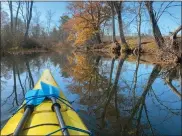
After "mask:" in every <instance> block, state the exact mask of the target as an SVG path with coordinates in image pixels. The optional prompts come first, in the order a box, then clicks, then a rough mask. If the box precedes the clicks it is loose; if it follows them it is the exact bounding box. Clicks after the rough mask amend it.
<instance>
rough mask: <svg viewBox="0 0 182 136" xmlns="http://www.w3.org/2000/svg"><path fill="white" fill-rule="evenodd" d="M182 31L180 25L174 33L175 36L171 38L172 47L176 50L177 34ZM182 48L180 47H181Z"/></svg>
mask: <svg viewBox="0 0 182 136" xmlns="http://www.w3.org/2000/svg"><path fill="white" fill-rule="evenodd" d="M181 30H182V25H180V26H179V27H178V28H177V29H176V30H175V31H174V32H173V34H172V35H171V36H170V40H171V47H172V48H174V46H175V45H176V38H177V34H178V32H179V31H181ZM179 46H180V45H179Z"/></svg>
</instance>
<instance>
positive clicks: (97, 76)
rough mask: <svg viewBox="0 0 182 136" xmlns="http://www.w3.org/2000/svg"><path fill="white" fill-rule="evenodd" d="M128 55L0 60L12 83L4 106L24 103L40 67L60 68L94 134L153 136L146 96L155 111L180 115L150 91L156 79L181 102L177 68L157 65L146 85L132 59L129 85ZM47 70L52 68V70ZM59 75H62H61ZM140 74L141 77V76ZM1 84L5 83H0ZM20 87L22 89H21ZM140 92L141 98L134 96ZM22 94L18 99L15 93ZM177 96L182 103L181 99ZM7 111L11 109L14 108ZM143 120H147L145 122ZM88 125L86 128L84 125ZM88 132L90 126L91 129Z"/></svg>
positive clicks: (32, 57) (138, 95) (31, 56)
mask: <svg viewBox="0 0 182 136" xmlns="http://www.w3.org/2000/svg"><path fill="white" fill-rule="evenodd" d="M126 58H127V56H125V55H123V56H122V57H121V58H119V59H116V58H113V59H110V60H108V59H105V58H103V57H101V56H94V55H90V54H87V55H86V54H78V53H73V54H69V55H68V54H66V55H65V54H64V53H63V54H56V55H55V54H54V53H53V54H49V55H47V54H41V55H38V54H37V55H28V56H21V57H18V56H17V57H13V56H9V57H6V58H2V62H1V68H2V71H1V75H2V77H4V78H5V79H6V80H7V81H8V80H9V79H13V82H12V92H11V93H10V95H9V96H7V99H5V100H4V99H3V101H2V104H6V103H7V102H8V103H11V104H9V105H10V106H13V107H14V108H15V107H17V106H18V105H19V104H20V103H21V102H22V101H23V97H24V95H25V93H26V91H27V90H29V89H31V88H32V87H33V86H34V83H35V82H34V80H35V77H34V75H35V73H36V72H38V73H39V72H40V69H44V68H49V66H50V67H51V65H52V66H53V67H54V69H57V68H58V69H61V72H62V76H64V77H65V78H67V77H68V75H69V77H72V81H71V82H70V84H69V86H68V89H69V90H71V91H72V92H75V93H76V94H79V95H80V104H81V105H87V106H88V107H89V109H88V114H89V117H90V116H91V115H92V116H95V117H96V119H97V122H96V123H97V125H95V126H94V127H96V126H97V127H96V128H94V130H96V131H95V133H96V134H98V135H146V134H153V135H156V134H158V133H157V130H156V128H155V126H154V125H155V124H153V123H151V122H152V121H151V120H152V117H151V114H152V113H151V112H150V110H149V109H150V107H149V106H148V103H147V101H148V99H149V97H150V98H152V99H154V100H155V104H156V107H159V109H161V110H164V111H165V112H167V113H169V114H170V115H171V116H173V115H176V116H181V112H180V109H174V108H172V107H170V106H169V105H167V104H166V101H168V100H163V99H161V97H160V95H159V94H157V93H156V91H157V90H155V89H154V88H153V84H154V83H155V82H156V80H157V79H160V82H163V83H164V86H166V87H168V88H169V90H171V92H172V93H174V94H175V95H177V96H178V97H176V99H175V98H174V100H173V101H176V102H179V101H180V100H181V93H180V91H179V87H178V86H177V85H176V84H177V83H179V85H180V81H179V79H180V77H181V73H180V70H181V68H180V66H172V65H171V66H165V67H163V66H160V65H155V66H154V67H153V69H152V70H151V72H150V73H149V76H148V77H147V80H146V81H142V83H140V82H139V81H140V80H141V79H140V78H141V75H139V74H138V73H139V72H138V71H139V69H140V68H141V67H140V65H141V62H140V56H138V57H137V58H136V63H135V64H134V65H135V66H134V71H133V72H132V73H133V75H132V76H131V74H128V76H131V77H129V78H130V79H132V81H128V78H126V75H125V76H124V75H123V74H124V73H131V71H130V69H131V68H128V67H127V65H125V62H127V61H126ZM54 69H51V70H54ZM60 74H61V73H60ZM142 74H143V73H142ZM3 84H4V86H5V85H6V84H7V83H6V82H3ZM160 84H161V85H162V83H160ZM19 88H20V89H19ZM138 91H140V94H138ZM19 94H21V95H19ZM179 98H180V99H179ZM14 108H12V107H10V109H14ZM143 120H145V121H143ZM87 125H88V126H89V124H87ZM91 128H92V127H91Z"/></svg>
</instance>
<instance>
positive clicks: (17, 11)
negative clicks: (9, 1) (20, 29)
mask: <svg viewBox="0 0 182 136" xmlns="http://www.w3.org/2000/svg"><path fill="white" fill-rule="evenodd" d="M20 4H21V2H20V1H19V2H18V8H17V10H16V18H15V19H16V20H15V32H16V30H17V22H18V13H19V9H20Z"/></svg>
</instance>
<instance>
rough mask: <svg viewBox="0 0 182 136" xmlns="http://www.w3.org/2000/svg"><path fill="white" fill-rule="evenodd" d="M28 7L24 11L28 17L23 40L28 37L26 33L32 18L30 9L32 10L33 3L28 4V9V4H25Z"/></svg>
mask: <svg viewBox="0 0 182 136" xmlns="http://www.w3.org/2000/svg"><path fill="white" fill-rule="evenodd" d="M26 4H27V5H28V8H27V9H26V10H27V12H28V16H27V25H26V26H27V28H26V32H25V35H24V39H25V40H26V39H27V37H28V32H29V27H30V21H31V18H32V8H33V1H31V2H30V8H29V2H28V3H26Z"/></svg>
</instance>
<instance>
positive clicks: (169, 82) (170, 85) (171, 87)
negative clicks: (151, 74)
mask: <svg viewBox="0 0 182 136" xmlns="http://www.w3.org/2000/svg"><path fill="white" fill-rule="evenodd" d="M164 82H165V83H166V84H167V85H168V87H169V88H170V90H172V91H173V92H174V93H175V94H176V95H177V96H178V97H179V98H180V99H181V98H182V94H180V92H178V90H177V89H176V88H175V87H174V86H173V84H172V83H171V80H168V79H164Z"/></svg>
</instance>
